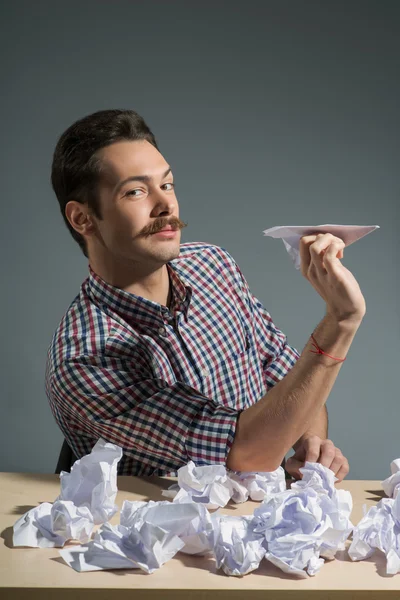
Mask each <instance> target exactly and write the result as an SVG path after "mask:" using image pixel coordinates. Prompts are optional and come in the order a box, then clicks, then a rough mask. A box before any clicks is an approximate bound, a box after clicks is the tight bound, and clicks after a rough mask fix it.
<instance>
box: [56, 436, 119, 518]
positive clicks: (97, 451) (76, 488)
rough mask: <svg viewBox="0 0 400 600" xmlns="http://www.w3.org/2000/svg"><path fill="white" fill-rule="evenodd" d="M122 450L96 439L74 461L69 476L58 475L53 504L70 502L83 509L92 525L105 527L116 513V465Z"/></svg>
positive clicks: (64, 472)
mask: <svg viewBox="0 0 400 600" xmlns="http://www.w3.org/2000/svg"><path fill="white" fill-rule="evenodd" d="M121 457H122V448H120V447H119V446H116V445H115V444H110V443H109V442H106V441H105V440H103V439H101V438H100V439H99V441H98V442H97V443H96V445H95V446H94V447H93V448H92V451H91V453H90V454H86V456H83V457H82V458H81V459H79V460H77V461H76V462H75V463H74V464H73V466H72V468H71V472H70V473H67V472H66V471H61V474H60V480H61V493H60V495H59V496H58V498H57V500H70V501H71V502H73V503H74V504H75V506H87V507H88V508H89V510H90V512H91V513H92V515H93V520H94V523H95V524H96V525H99V524H101V523H105V522H107V521H109V520H110V519H111V517H112V516H113V515H114V514H115V513H116V512H117V510H118V507H117V506H116V505H115V498H116V496H117V491H118V488H117V465H118V462H119V461H120V460H121Z"/></svg>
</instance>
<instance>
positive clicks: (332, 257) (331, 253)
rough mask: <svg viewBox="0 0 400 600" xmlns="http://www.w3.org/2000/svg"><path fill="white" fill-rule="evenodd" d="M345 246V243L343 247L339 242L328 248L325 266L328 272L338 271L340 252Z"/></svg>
mask: <svg viewBox="0 0 400 600" xmlns="http://www.w3.org/2000/svg"><path fill="white" fill-rule="evenodd" d="M343 247H344V246H343V244H342V247H341V246H340V245H339V244H337V243H333V244H331V246H329V248H328V249H327V250H326V252H325V255H324V266H325V269H326V271H327V273H332V274H335V273H336V272H337V269H338V267H339V265H340V260H339V257H338V254H339V251H340V250H343Z"/></svg>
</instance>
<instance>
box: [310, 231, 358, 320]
mask: <svg viewBox="0 0 400 600" xmlns="http://www.w3.org/2000/svg"><path fill="white" fill-rule="evenodd" d="M344 247H345V243H344V242H343V240H341V239H340V238H338V237H336V236H334V235H332V234H331V233H320V234H316V235H306V236H304V237H302V238H301V240H300V257H301V272H302V274H303V276H304V277H305V278H306V279H308V281H309V282H310V283H311V285H312V286H313V287H314V289H315V290H316V291H317V292H318V294H319V295H320V296H321V298H323V299H324V300H325V302H326V310H327V315H328V316H331V317H332V318H333V319H334V320H335V321H336V322H338V323H339V322H351V323H355V324H359V323H360V322H361V320H362V318H363V317H364V315H365V312H366V306H365V300H364V296H363V295H362V292H361V290H360V286H359V285H358V282H357V280H356V279H355V277H354V275H353V274H352V273H351V272H350V271H349V270H348V269H346V267H344V266H343V265H342V263H341V261H340V258H343V249H344Z"/></svg>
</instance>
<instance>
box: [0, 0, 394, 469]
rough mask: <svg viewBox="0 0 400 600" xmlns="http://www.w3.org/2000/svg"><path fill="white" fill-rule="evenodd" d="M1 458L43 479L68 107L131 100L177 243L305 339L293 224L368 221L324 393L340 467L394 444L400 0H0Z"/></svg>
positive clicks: (71, 247)
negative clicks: (355, 307)
mask: <svg viewBox="0 0 400 600" xmlns="http://www.w3.org/2000/svg"><path fill="white" fill-rule="evenodd" d="M1 13H2V14H1V15H0V23H1V31H0V56H1V57H2V58H1V61H2V77H1V79H2V94H1V100H0V102H1V113H0V114H1V117H2V127H1V132H2V136H1V137H2V143H1V169H2V177H1V183H2V186H1V188H2V202H1V206H2V210H1V219H0V223H1V244H2V252H1V257H2V283H3V285H2V294H1V315H2V345H1V352H2V356H1V363H0V364H1V382H2V385H1V416H2V418H1V425H0V469H1V470H3V471H26V472H53V471H54V468H55V464H56V460H57V457H58V453H59V449H60V445H61V441H62V436H61V433H60V432H59V430H58V428H57V426H56V424H55V422H54V420H53V417H52V414H51V412H50V408H49V406H48V402H47V398H46V395H45V390H44V367H45V357H46V350H47V347H48V345H49V343H50V340H51V336H52V334H53V332H54V330H55V328H56V327H57V325H58V323H59V321H60V319H61V317H62V316H63V314H64V312H65V311H66V309H67V307H68V306H69V304H70V302H71V301H72V299H73V298H74V297H75V295H76V294H77V293H78V291H79V286H80V284H81V282H82V281H83V279H84V278H85V277H86V275H87V260H86V259H85V257H84V256H83V254H81V252H80V250H79V247H78V245H77V244H76V243H75V242H74V241H73V239H72V237H70V235H69V233H68V231H67V229H66V228H65V226H64V224H63V222H62V218H61V215H60V213H59V208H58V203H57V200H56V198H55V196H54V195H53V192H52V190H51V186H50V183H49V177H50V164H51V159H52V153H53V150H54V146H55V144H56V141H57V138H58V136H59V135H60V134H61V133H62V132H63V131H64V130H65V129H66V128H67V127H68V126H69V125H70V124H71V123H72V122H73V121H75V120H76V119H78V118H80V117H82V116H84V115H86V114H89V113H91V112H94V111H96V110H99V109H106V108H133V109H134V110H136V111H138V112H139V113H140V114H141V115H142V116H143V117H144V118H145V120H146V121H147V122H148V124H149V126H150V127H151V128H152V130H153V132H154V133H155V135H156V138H157V140H158V143H159V145H160V150H161V152H162V153H163V155H164V156H165V158H166V160H167V161H168V162H169V163H170V164H171V165H172V167H173V170H174V174H175V177H176V183H177V196H178V200H179V201H180V209H181V217H182V218H183V220H185V221H187V222H188V223H189V227H187V228H186V229H185V230H184V231H183V236H182V241H183V242H185V241H206V242H210V243H213V244H217V245H220V246H222V247H224V248H226V249H227V250H228V251H229V252H230V253H231V254H232V255H233V257H234V258H235V260H236V261H237V262H238V264H239V266H240V267H241V269H242V270H243V272H244V274H245V277H246V278H247V280H248V282H249V284H250V287H251V289H252V291H253V293H254V294H255V295H256V296H258V297H259V298H260V299H261V300H262V302H263V303H264V305H265V306H266V307H267V309H268V310H269V311H270V313H271V314H272V317H273V319H274V321H275V323H276V324H277V325H278V326H279V327H280V328H281V329H282V330H283V331H284V332H285V333H286V334H287V336H288V339H289V342H290V343H291V344H292V345H294V346H296V347H297V348H298V349H299V350H301V349H302V348H303V346H304V344H305V342H306V340H307V338H308V336H309V334H310V333H311V331H312V330H313V328H314V327H315V326H316V324H317V323H318V322H319V320H320V319H321V318H322V317H323V314H324V303H323V301H322V299H321V298H320V297H319V296H318V294H317V293H316V292H315V291H314V289H313V288H312V287H311V285H310V284H309V283H308V282H307V281H306V280H305V279H304V278H302V276H301V275H300V273H299V272H297V271H296V270H295V269H294V267H293V265H292V263H291V261H290V259H289V257H288V255H287V253H286V251H285V249H284V246H283V244H282V242H280V241H278V240H272V239H270V238H266V237H264V236H263V234H262V231H263V229H266V228H267V227H272V226H274V225H284V224H303V225H310V224H313V225H315V224H321V223H346V224H369V225H375V224H378V225H380V226H381V229H380V230H378V231H377V232H375V233H373V234H371V235H369V236H367V237H366V238H364V239H363V240H361V241H360V242H358V243H357V244H355V245H354V246H351V247H350V248H349V249H348V250H347V251H346V252H345V265H346V266H347V267H348V268H349V269H350V270H351V271H352V272H353V273H354V275H355V276H356V278H357V279H358V281H359V283H360V286H361V289H362V290H363V292H364V295H365V297H366V301H367V315H366V317H365V319H364V322H363V324H362V326H361V328H360V330H359V331H358V333H357V336H356V338H355V340H354V342H353V345H352V347H351V350H350V354H349V358H348V360H347V362H346V363H345V365H344V366H343V367H342V369H341V372H340V374H339V377H338V379H337V381H336V383H335V386H334V389H333V391H332V393H331V395H330V397H329V400H328V409H329V413H330V437H331V438H332V439H333V440H334V442H335V443H336V445H337V446H339V447H340V448H341V449H342V451H343V452H344V453H345V454H346V455H347V456H348V458H349V460H350V467H351V470H350V474H349V478H353V479H358V478H360V479H380V478H384V477H386V476H387V475H388V474H389V463H390V461H391V460H392V459H393V458H395V457H399V456H400V442H399V437H398V429H399V416H400V407H399V392H398V389H399V386H398V380H399V367H398V363H399V309H398V294H399V270H398V260H399V237H398V229H397V228H398V226H399V222H398V216H399V214H398V213H399V209H398V195H399V165H398V163H399V139H400V136H399V101H400V93H399V92H400V88H399V73H400V68H399V67H400V43H399V39H400V20H399V17H400V3H399V2H396V1H395V2H390V1H388V0H377V1H374V2H369V1H359V2H358V1H354V0H353V1H352V0H347V1H339V2H333V1H325V2H321V1H318V2H317V1H310V0H306V1H296V0H292V1H279V2H278V1H274V2H272V1H260V2H258V1H254V0H247V1H246V2H237V1H232V0H229V2H228V1H227V2H223V1H220V2H218V1H214V2H204V0H203V1H202V2H187V1H186V2H178V1H171V0H170V1H168V2H166V1H164V2H154V1H149V0H147V2H133V1H130V2H128V1H125V2H123V1H116V2H115V1H114V2H102V1H99V2H94V1H88V0H85V1H82V0H79V1H74V2H71V0H70V1H69V2H68V4H66V3H62V2H54V1H46V2H44V1H42V2H31V1H30V0H28V1H26V2H21V1H15V0H13V1H12V2H11V1H9V2H8V3H6V2H3V3H2V8H1Z"/></svg>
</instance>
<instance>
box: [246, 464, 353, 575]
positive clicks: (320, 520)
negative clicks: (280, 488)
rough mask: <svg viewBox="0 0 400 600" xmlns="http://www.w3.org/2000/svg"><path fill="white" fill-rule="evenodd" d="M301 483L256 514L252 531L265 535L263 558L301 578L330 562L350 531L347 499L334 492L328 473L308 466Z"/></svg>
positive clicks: (332, 477)
mask: <svg viewBox="0 0 400 600" xmlns="http://www.w3.org/2000/svg"><path fill="white" fill-rule="evenodd" d="M300 471H301V473H302V474H303V480H301V481H298V482H296V483H294V484H292V488H291V489H290V490H287V491H284V492H280V493H278V494H275V495H273V496H272V497H270V498H267V499H266V500H264V502H263V503H262V504H261V505H260V506H259V507H258V508H256V510H255V511H254V531H255V532H258V533H263V534H264V536H265V542H266V549H267V552H266V555H265V558H266V559H267V560H269V561H270V562H272V563H273V564H275V565H276V566H277V567H279V568H280V569H282V570H283V571H284V572H286V573H290V574H296V575H297V576H299V577H307V573H308V575H315V574H316V573H317V572H318V570H319V569H320V568H321V566H322V564H323V560H322V557H324V558H327V559H331V558H333V557H334V555H335V553H336V552H337V550H338V549H342V548H344V542H345V540H346V539H347V537H348V536H349V534H350V533H351V530H352V528H353V525H352V523H351V522H350V518H349V517H350V513H351V509H352V500H351V495H350V493H349V492H348V493H346V494H345V495H342V494H340V493H339V492H341V490H336V489H335V487H334V481H335V477H334V474H333V472H332V471H330V470H329V469H327V468H326V467H323V466H322V465H320V464H319V463H309V462H306V463H305V466H304V468H302V469H300Z"/></svg>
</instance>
